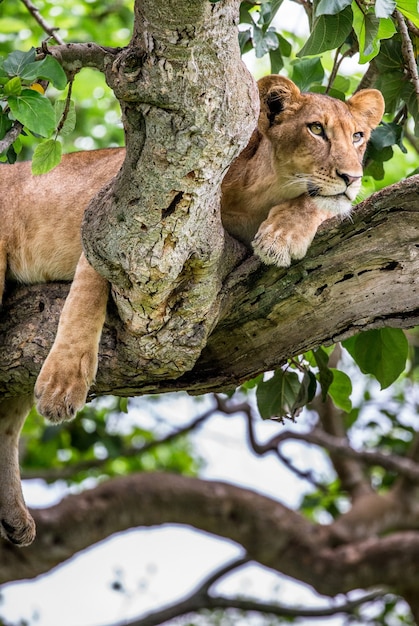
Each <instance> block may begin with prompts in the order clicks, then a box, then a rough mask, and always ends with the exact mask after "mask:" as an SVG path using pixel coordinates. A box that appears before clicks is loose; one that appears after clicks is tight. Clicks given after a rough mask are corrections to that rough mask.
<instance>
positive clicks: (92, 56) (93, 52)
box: [48, 42, 121, 77]
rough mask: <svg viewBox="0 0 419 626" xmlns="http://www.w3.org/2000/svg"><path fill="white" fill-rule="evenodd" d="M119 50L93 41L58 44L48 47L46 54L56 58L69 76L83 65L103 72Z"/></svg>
mask: <svg viewBox="0 0 419 626" xmlns="http://www.w3.org/2000/svg"><path fill="white" fill-rule="evenodd" d="M120 52H121V48H111V47H109V46H101V45H99V44H97V43H94V42H89V43H68V44H64V43H63V44H62V45H59V46H49V47H48V54H50V55H51V56H53V57H54V58H55V59H57V61H58V62H59V63H60V65H61V66H62V67H63V69H64V70H65V71H66V72H67V74H69V75H70V76H71V77H73V76H74V75H75V74H76V73H77V72H78V71H80V70H81V69H82V68H84V67H90V68H92V69H96V70H99V71H100V72H105V71H106V69H107V67H108V66H109V65H111V64H112V63H113V61H114V60H115V58H116V56H117V55H118V54H120Z"/></svg>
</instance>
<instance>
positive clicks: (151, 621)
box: [114, 557, 385, 626]
mask: <svg viewBox="0 0 419 626" xmlns="http://www.w3.org/2000/svg"><path fill="white" fill-rule="evenodd" d="M249 561H250V559H249V558H248V557H244V558H242V559H237V560H235V561H232V562H231V563H227V565H224V566H222V567H221V568H220V569H218V570H217V571H215V572H214V573H213V574H211V575H210V576H209V577H208V578H207V579H205V580H204V581H203V583H202V584H201V585H199V587H198V588H197V589H196V590H195V591H193V592H192V593H191V595H190V596H188V597H187V598H185V599H184V600H181V601H180V602H177V603H175V604H172V605H171V606H168V607H166V608H164V609H162V610H158V611H153V612H152V613H148V615H146V616H144V617H140V618H138V619H135V620H134V621H132V622H124V625H125V626H159V625H160V624H165V623H167V622H168V621H169V620H172V619H174V618H176V617H181V616H182V615H187V614H189V613H195V612H197V611H200V610H202V609H209V610H214V609H237V610H238V611H244V612H249V611H252V612H256V613H261V614H262V615H275V616H277V617H286V618H304V617H305V618H320V617H332V616H334V615H338V614H346V615H351V614H354V613H355V611H356V610H357V609H358V608H359V607H360V606H363V605H364V604H366V603H368V602H373V601H375V600H377V599H379V598H382V597H383V596H384V595H385V594H384V592H383V591H373V592H371V593H368V594H365V595H363V596H361V597H360V598H357V599H355V600H348V601H347V602H345V603H343V604H340V605H336V604H335V605H333V604H332V605H331V606H326V607H322V608H307V609H302V608H300V607H297V608H293V607H288V606H283V605H280V604H276V603H273V602H258V601H257V600H253V599H251V598H226V597H223V596H214V595H211V594H210V589H211V587H212V586H213V585H214V584H215V583H217V582H219V581H220V580H221V579H222V578H224V576H225V575H226V574H229V573H230V572H232V571H233V570H235V569H237V568H239V567H241V566H243V565H246V564H247V563H249ZM114 626H122V624H121V623H119V624H115V625H114Z"/></svg>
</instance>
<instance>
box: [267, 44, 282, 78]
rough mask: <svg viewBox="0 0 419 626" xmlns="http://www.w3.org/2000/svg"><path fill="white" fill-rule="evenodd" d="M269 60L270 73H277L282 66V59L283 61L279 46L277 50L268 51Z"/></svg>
mask: <svg viewBox="0 0 419 626" xmlns="http://www.w3.org/2000/svg"><path fill="white" fill-rule="evenodd" d="M269 60H270V62H271V73H272V74H279V72H280V71H281V70H282V68H283V67H284V61H283V58H282V54H281V51H280V50H279V48H278V49H277V50H270V51H269Z"/></svg>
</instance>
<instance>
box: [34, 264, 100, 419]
mask: <svg viewBox="0 0 419 626" xmlns="http://www.w3.org/2000/svg"><path fill="white" fill-rule="evenodd" d="M108 293H109V283H108V282H107V281H106V280H105V279H104V278H102V276H100V275H99V274H98V273H97V272H96V271H95V270H94V269H93V268H92V267H91V265H89V263H88V261H87V260H86V258H85V256H84V254H82V255H81V257H80V260H79V263H78V265H77V269H76V274H75V276H74V280H73V283H72V285H71V289H70V292H69V294H68V296H67V299H66V301H65V304H64V308H63V310H62V313H61V316H60V322H59V325H58V331H57V335H56V338H55V341H54V345H53V346H52V348H51V352H50V353H49V355H48V357H47V359H46V361H45V363H44V365H43V367H42V369H41V372H40V374H39V376H38V380H37V381H36V386H35V398H36V404H37V409H38V411H39V413H41V415H43V416H44V417H46V418H48V419H49V420H51V421H52V422H54V423H58V422H62V421H64V420H69V419H72V418H73V417H74V416H75V415H76V413H77V411H79V410H80V409H82V408H83V406H84V405H85V403H86V396H87V392H88V391H89V387H90V386H91V384H92V383H93V381H94V379H95V376H96V369H97V354H98V349H99V341H100V337H101V334H102V327H103V324H104V322H105V316H106V304H107V301H108Z"/></svg>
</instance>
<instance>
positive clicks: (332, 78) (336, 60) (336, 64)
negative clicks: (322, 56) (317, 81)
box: [325, 46, 354, 94]
mask: <svg viewBox="0 0 419 626" xmlns="http://www.w3.org/2000/svg"><path fill="white" fill-rule="evenodd" d="M341 48H342V46H340V47H339V48H338V49H337V50H336V54H335V58H334V61H333V67H332V71H331V72H330V76H329V80H328V83H327V87H326V91H325V93H326V94H328V93H329V91H330V90H331V89H332V87H333V83H334V82H335V78H336V76H337V73H338V71H339V68H340V66H341V63H342V61H343V60H344V59H346V57H350V56H352V55H353V54H354V50H353V48H349V50H346V52H344V53H343V54H341V55H340V58H339V54H340V50H341Z"/></svg>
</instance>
